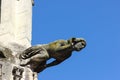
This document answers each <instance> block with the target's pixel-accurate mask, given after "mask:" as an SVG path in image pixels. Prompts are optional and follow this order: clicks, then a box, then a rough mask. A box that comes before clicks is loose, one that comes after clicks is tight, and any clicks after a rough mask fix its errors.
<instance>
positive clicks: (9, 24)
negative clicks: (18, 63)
mask: <svg viewBox="0 0 120 80" xmlns="http://www.w3.org/2000/svg"><path fill="white" fill-rule="evenodd" d="M1 4H2V5H1V24H0V43H2V44H3V45H4V46H6V47H10V48H11V50H12V51H13V54H16V51H17V48H16V47H18V48H19V47H20V49H19V50H18V51H17V52H19V51H20V50H22V51H23V50H25V49H26V48H28V47H30V46H31V25H32V1H31V0H2V3H1ZM23 46H24V47H23Z"/></svg>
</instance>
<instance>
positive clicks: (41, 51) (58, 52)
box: [19, 38, 86, 73]
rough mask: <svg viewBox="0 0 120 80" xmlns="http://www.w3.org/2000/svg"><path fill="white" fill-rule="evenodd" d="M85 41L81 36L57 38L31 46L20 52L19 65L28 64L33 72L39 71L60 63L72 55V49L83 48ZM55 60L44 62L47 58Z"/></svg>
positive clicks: (78, 49)
mask: <svg viewBox="0 0 120 80" xmlns="http://www.w3.org/2000/svg"><path fill="white" fill-rule="evenodd" d="M85 46H86V42H85V40H84V39H82V38H71V39H69V40H57V41H55V42H52V43H49V44H45V45H38V46H33V47H30V48H28V49H27V50H25V51H24V52H23V53H22V54H20V56H19V58H20V60H21V64H20V65H21V66H28V67H30V68H31V69H32V70H33V71H34V72H38V73H39V72H41V71H43V70H44V69H45V68H48V67H51V66H55V65H57V64H60V63H61V62H63V61H64V60H66V59H67V58H69V57H70V56H71V55H72V52H73V51H80V50H82V49H83V48H85ZM51 58H54V59H55V60H54V61H53V62H50V63H48V64H47V63H46V62H47V60H49V59H51Z"/></svg>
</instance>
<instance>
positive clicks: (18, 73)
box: [0, 59, 37, 80]
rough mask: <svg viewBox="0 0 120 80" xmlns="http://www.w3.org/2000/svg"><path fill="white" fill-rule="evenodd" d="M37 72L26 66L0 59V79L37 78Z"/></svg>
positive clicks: (33, 79) (19, 79)
mask: <svg viewBox="0 0 120 80" xmlns="http://www.w3.org/2000/svg"><path fill="white" fill-rule="evenodd" d="M36 76H37V73H34V72H32V71H31V69H29V68H27V67H21V66H19V65H15V64H12V63H11V62H9V61H7V60H5V59H0V80H37V78H36Z"/></svg>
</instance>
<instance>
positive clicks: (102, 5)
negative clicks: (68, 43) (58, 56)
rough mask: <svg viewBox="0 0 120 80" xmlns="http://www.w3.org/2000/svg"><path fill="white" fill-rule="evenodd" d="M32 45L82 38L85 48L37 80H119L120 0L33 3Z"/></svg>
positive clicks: (43, 1) (70, 0)
mask: <svg viewBox="0 0 120 80" xmlns="http://www.w3.org/2000/svg"><path fill="white" fill-rule="evenodd" d="M32 33H33V35H32V38H33V39H32V45H36V44H46V43H49V42H52V41H55V40H58V39H69V38H71V37H83V38H85V39H86V41H87V46H86V48H85V49H84V50H82V51H81V52H73V55H72V57H70V58H69V59H68V60H66V61H64V62H63V63H61V64H60V65H57V66H54V67H51V68H48V69H46V70H44V71H43V72H42V73H40V74H39V76H38V78H39V80H120V47H119V45H120V42H119V41H120V0H35V6H34V7H33V31H32Z"/></svg>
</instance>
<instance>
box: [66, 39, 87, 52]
mask: <svg viewBox="0 0 120 80" xmlns="http://www.w3.org/2000/svg"><path fill="white" fill-rule="evenodd" d="M68 42H70V43H71V44H72V48H73V50H75V51H80V50H81V49H83V48H85V46H86V41H85V40H84V39H83V38H71V39H70V40H68Z"/></svg>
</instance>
